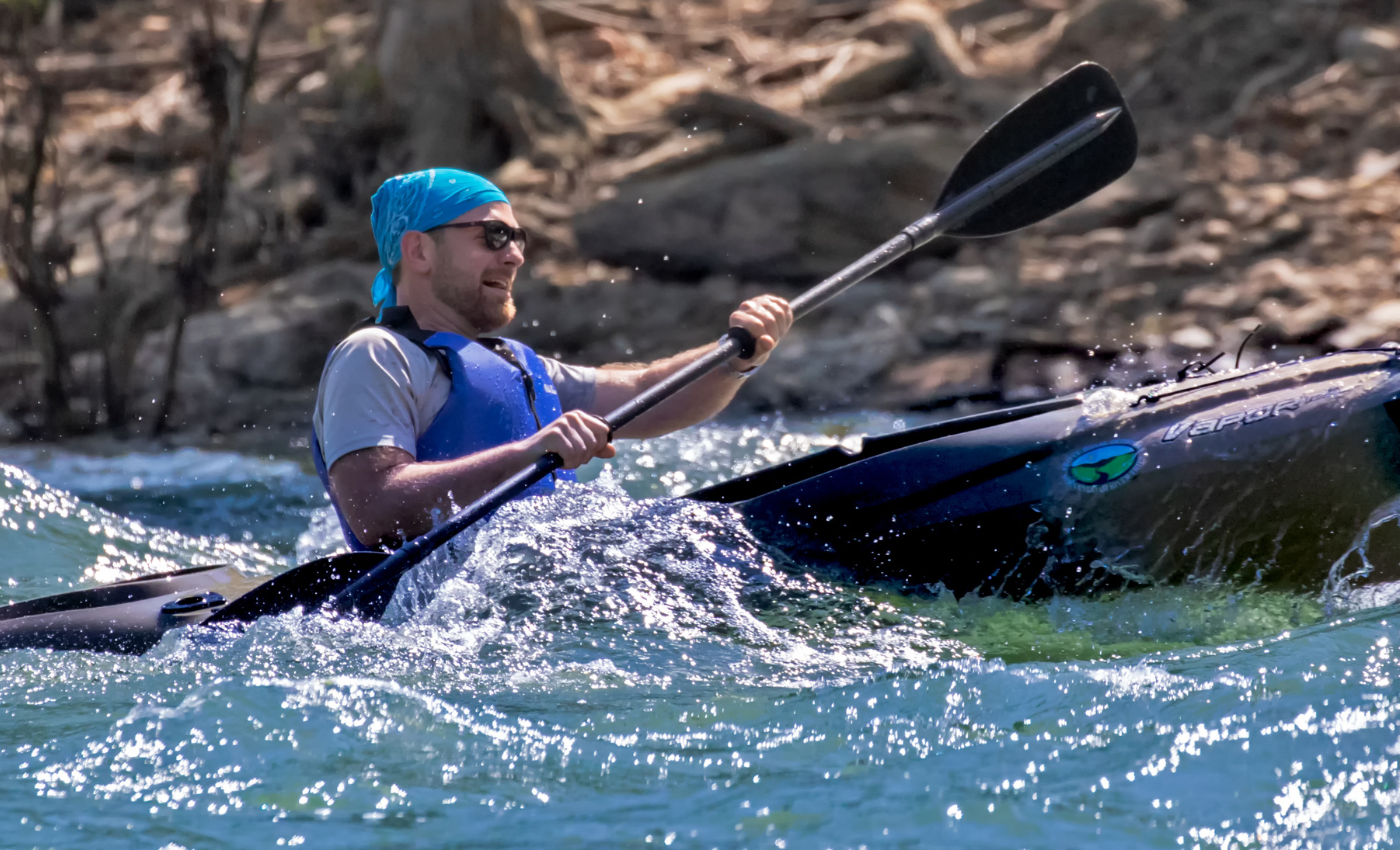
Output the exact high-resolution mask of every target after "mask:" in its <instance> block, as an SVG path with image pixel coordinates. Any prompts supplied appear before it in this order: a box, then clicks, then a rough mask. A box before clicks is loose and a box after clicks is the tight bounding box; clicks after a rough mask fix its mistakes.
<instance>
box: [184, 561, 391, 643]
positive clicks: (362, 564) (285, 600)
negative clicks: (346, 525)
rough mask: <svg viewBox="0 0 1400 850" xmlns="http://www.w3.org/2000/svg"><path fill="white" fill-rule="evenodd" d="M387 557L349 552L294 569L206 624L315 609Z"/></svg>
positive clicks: (260, 587)
mask: <svg viewBox="0 0 1400 850" xmlns="http://www.w3.org/2000/svg"><path fill="white" fill-rule="evenodd" d="M387 557H389V556H388V555H387V554H385V553H384V552H350V553H348V554H345V555H332V556H330V557H329V558H322V559H320V560H319V561H312V562H310V563H307V564H302V565H301V566H299V567H292V568H291V569H290V570H287V571H286V572H285V573H282V574H281V575H279V576H273V577H272V578H271V579H268V580H267V581H266V582H264V583H262V584H260V585H258V586H257V587H255V588H253V590H251V591H249V592H248V593H245V594H243V595H242V596H240V597H238V598H237V599H235V600H234V601H232V602H230V603H229V604H228V606H227V607H225V608H224V609H223V610H222V611H220V612H219V613H217V614H215V615H214V616H212V617H210V618H209V619H207V620H205V621H204V624H205V625H214V624H215V623H251V622H252V621H254V620H256V619H257V618H259V617H266V616H269V615H276V614H285V613H287V612H288V611H291V610H293V609H295V608H301V609H303V610H306V611H313V610H316V609H318V608H320V607H321V606H322V605H324V604H325V602H326V600H327V599H329V598H330V597H331V596H333V595H335V594H336V593H339V592H340V591H341V590H343V589H344V588H345V586H346V585H348V584H350V583H351V582H352V581H354V580H355V579H357V578H359V577H360V576H362V575H364V574H366V573H368V572H369V571H370V570H372V569H374V568H375V567H377V566H379V563H380V562H381V561H383V560H384V559H385V558H387ZM385 601H386V602H387V600H385ZM380 613H383V611H382V610H381V611H380Z"/></svg>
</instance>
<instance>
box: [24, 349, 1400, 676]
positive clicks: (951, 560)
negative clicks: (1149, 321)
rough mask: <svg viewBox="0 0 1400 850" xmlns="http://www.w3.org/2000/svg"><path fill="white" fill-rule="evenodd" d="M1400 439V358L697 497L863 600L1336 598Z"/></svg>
mask: <svg viewBox="0 0 1400 850" xmlns="http://www.w3.org/2000/svg"><path fill="white" fill-rule="evenodd" d="M1398 423H1400V348H1395V349H1391V348H1382V349H1376V350H1365V351H1348V352H1340V353H1337V354H1331V355H1327V356H1324V357H1318V358H1314V359H1311V360H1305V361H1298V362H1294V363H1287V364H1278V365H1269V366H1263V367H1260V368H1257V369H1252V370H1241V371H1233V372H1228V373H1223V374H1218V375H1204V376H1200V377H1195V378H1190V379H1186V380H1182V381H1178V382H1175V383H1167V384H1158V385H1153V386H1150V387H1145V388H1142V389H1139V390H1135V391H1125V390H1112V389H1104V390H1098V391H1095V392H1091V393H1087V394H1077V395H1072V396H1066V397H1063V398H1055V399H1050V400H1047V401H1043V402H1038V403H1035V404H1028V405H1023V406H1020V407H1012V408H1007V409H1003V410H997V411H993V412H990V413H983V414H979V415H975V416H967V417H963V418H959V419H952V420H948V421H945V422H939V423H935V424H932V425H928V426H924V427H921V428H915V429H910V430H907V431H902V432H897V433H894V434H888V435H884V436H880V437H874V438H869V439H866V440H864V441H863V443H862V445H861V446H860V448H859V450H847V449H844V448H833V449H828V450H826V451H822V452H818V453H815V454H812V455H809V456H807V457H803V458H799V459H797V460H794V461H791V462H789V463H785V464H780V465H778V466H774V467H770V468H768V469H764V470H760V471H758V472H755V473H753V474H751V475H747V476H744V477H742V478H737V479H734V480H732V481H728V482H725V483H723V484H720V485H717V486H714V487H710V488H707V489H705V490H701V491H699V492H697V493H694V494H691V495H690V496H689V497H688V498H691V499H696V500H700V501H706V502H715V503H725V504H729V505H732V506H733V507H734V508H735V509H737V510H738V511H739V512H740V513H741V515H742V516H743V518H744V522H745V524H746V525H747V526H748V527H749V528H750V529H751V530H752V531H753V533H754V534H755V535H756V536H757V537H758V538H759V539H761V540H762V541H764V542H765V543H766V544H768V545H769V546H771V547H773V548H774V549H776V550H779V551H781V552H783V553H785V554H786V555H788V556H789V557H791V558H792V559H794V560H795V561H796V562H797V563H800V564H803V565H812V564H829V565H831V566H832V567H833V568H835V569H838V570H842V571H845V572H846V573H848V574H849V575H851V576H852V577H853V578H854V579H856V580H857V581H862V582H869V581H889V582H894V583H897V584H899V585H901V586H904V587H906V588H920V587H929V588H936V589H946V590H947V591H951V592H952V593H955V594H957V595H962V594H966V593H979V594H995V595H1003V596H1009V597H1013V598H1018V599H1020V598H1037V597H1043V596H1047V595H1050V594H1054V593H1070V594H1077V593H1086V592H1093V591H1096V590H1107V589H1116V588H1121V587H1124V586H1131V585H1136V584H1155V583H1170V582H1180V581H1187V580H1212V581H1233V582H1243V583H1252V582H1257V583H1259V584H1261V585H1265V586H1277V587H1288V588H1293V589H1307V590H1316V589H1321V588H1322V587H1323V586H1324V585H1325V584H1326V583H1327V582H1328V581H1329V579H1330V580H1331V581H1332V582H1333V583H1334V584H1335V583H1337V582H1340V581H1345V582H1352V583H1355V582H1360V581H1366V582H1376V581H1386V580H1393V579H1395V578H1400V569H1397V565H1400V523H1387V522H1385V520H1387V519H1393V518H1394V517H1395V516H1400V506H1397V505H1394V504H1392V503H1395V502H1397V497H1400V424H1398ZM1373 526H1374V528H1373ZM1363 535H1368V540H1367V543H1368V545H1367V547H1366V551H1365V552H1362V553H1357V552H1356V551H1355V549H1356V544H1357V541H1358V540H1360V539H1361V538H1362V536H1363ZM1392 550H1393V551H1392ZM1363 556H1366V557H1363ZM382 557H383V556H381V555H376V554H374V553H366V554H363V555H360V556H354V557H347V556H340V558H338V559H336V560H335V562H334V563H335V564H336V567H335V570H336V571H338V572H340V573H345V574H346V576H348V575H353V574H356V573H361V572H367V571H368V570H370V569H372V568H373V567H374V566H375V564H377V563H379V561H380V560H381V559H382ZM357 559H359V560H357ZM360 560H363V564H361V563H360ZM310 566H312V565H307V566H303V567H301V568H299V569H303V570H307V569H308V568H309V567H310ZM346 576H341V575H330V574H328V575H327V576H326V577H325V578H326V579H327V580H329V579H336V580H342V579H343V578H345V577H346ZM265 581H266V577H247V576H243V575H241V574H239V573H238V571H237V570H235V569H233V568H231V567H200V568H195V569H191V570H181V571H178V572H175V573H166V574H162V575H156V576H149V577H145V578H140V579H135V580H132V581H127V582H120V583H117V584H113V585H107V586H104V587H98V588H91V589H86V590H78V591H73V592H70V593H64V594H59V595H57V596H49V597H44V598H42V599H35V600H30V601H27V602H19V603H12V604H11V605H9V606H7V607H3V608H0V649H6V648H18V647H47V648H55V649H93V650H106V651H118V652H142V651H145V650H146V649H149V648H150V647H152V646H154V645H155V644H156V643H157V642H158V641H159V640H160V637H161V635H162V634H164V633H165V632H166V631H168V630H169V629H171V628H175V627H178V626H185V625H191V624H198V623H201V622H204V621H205V620H207V619H209V618H211V617H213V618H214V619H215V620H219V619H221V618H220V617H219V616H218V615H219V612H220V611H224V610H226V609H227V606H230V605H231V604H232V603H233V602H234V601H236V600H238V599H239V598H240V597H242V596H244V595H248V598H247V599H245V600H243V602H244V603H245V605H244V608H245V610H247V609H249V608H250V606H248V605H247V604H246V603H248V602H250V601H253V600H255V599H256V598H257V596H258V595H257V594H250V591H252V590H253V589H254V588H256V587H257V586H258V585H260V584H261V583H263V582H265ZM227 610H231V609H227ZM223 619H233V618H227V617H225V618H223ZM242 619H248V618H247V617H243V618H242Z"/></svg>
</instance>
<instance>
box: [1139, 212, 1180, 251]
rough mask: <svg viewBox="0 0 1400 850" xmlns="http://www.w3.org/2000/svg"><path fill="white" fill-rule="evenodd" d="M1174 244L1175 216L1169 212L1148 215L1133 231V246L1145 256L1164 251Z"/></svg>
mask: <svg viewBox="0 0 1400 850" xmlns="http://www.w3.org/2000/svg"><path fill="white" fill-rule="evenodd" d="M1175 244H1176V215H1175V214H1174V213H1170V212H1164V213H1157V214H1156V215H1150V216H1148V217H1147V218H1145V219H1143V220H1142V221H1141V222H1139V223H1138V226H1137V229H1136V230H1134V231H1133V245H1134V247H1135V248H1137V250H1139V251H1142V252H1144V253H1147V254H1155V253H1157V252H1159V251H1166V250H1168V249H1170V248H1171V247H1172V246H1173V245H1175Z"/></svg>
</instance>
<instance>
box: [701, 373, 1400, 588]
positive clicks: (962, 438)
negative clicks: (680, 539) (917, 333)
mask: <svg viewBox="0 0 1400 850" xmlns="http://www.w3.org/2000/svg"><path fill="white" fill-rule="evenodd" d="M1398 400H1400V360H1397V356H1396V353H1395V352H1393V351H1391V350H1388V349H1387V350H1380V351H1371V352H1346V353H1340V354H1335V355H1329V356H1326V357H1321V358H1317V359H1315V360H1312V361H1305V362H1299V363H1292V364H1284V365H1278V366H1271V367H1266V368H1262V369H1258V370H1253V371H1250V372H1240V373H1232V374H1227V375H1219V376H1210V377H1203V378H1198V379H1193V380H1189V381H1183V382H1180V383H1177V384H1170V385H1163V386H1160V387H1151V388H1147V389H1144V390H1140V391H1138V392H1136V393H1131V394H1130V393H1125V392H1122V391H1116V390H1115V391H1106V392H1104V391H1101V392H1100V394H1099V395H1098V396H1094V395H1093V394H1091V395H1090V397H1089V399H1088V403H1087V404H1086V403H1084V402H1083V401H1081V400H1079V399H1059V400H1055V401H1054V402H1050V403H1046V404H1042V405H1031V406H1028V407H1026V408H1020V409H1012V410H1009V411H999V412H998V413H997V414H995V417H997V418H996V419H994V420H989V421H988V422H987V423H986V424H985V425H982V426H981V427H973V428H970V429H969V428H965V427H958V423H959V422H962V423H966V422H967V421H968V420H972V419H975V418H976V417H969V418H968V420H955V421H954V422H952V423H939V424H938V425H934V426H929V427H928V428H926V429H919V431H923V432H924V433H923V434H920V433H919V431H914V432H909V433H907V434H906V435H902V437H901V441H902V444H898V445H893V444H892V445H883V444H882V443H881V440H884V439H885V438H879V439H876V440H873V441H869V442H867V443H866V446H865V447H864V448H863V450H862V451H860V452H859V453H854V454H844V453H841V452H840V450H838V449H833V450H829V451H828V452H824V453H822V454H823V455H825V456H826V457H825V459H824V464H825V471H823V472H821V473H820V474H816V475H809V474H805V471H804V469H803V467H804V465H805V466H806V467H809V468H820V467H822V464H823V461H819V460H817V458H815V457H814V458H804V459H800V460H798V461H795V462H793V463H792V464H789V465H787V466H788V467H789V468H788V469H787V471H786V477H787V479H790V480H785V478H784V474H783V470H782V468H779V469H777V470H767V471H764V472H760V473H757V474H755V475H754V476H750V477H749V478H748V479H739V480H737V481H733V482H727V483H726V484H722V485H719V486H717V487H712V488H709V489H708V490H705V491H701V492H699V493H696V494H694V496H693V498H697V499H701V500H706V501H717V502H728V503H731V504H734V505H735V507H736V508H737V509H738V510H739V511H740V512H741V513H742V514H743V516H744V518H745V521H746V523H747V524H748V525H749V527H750V528H751V529H752V530H753V532H754V533H755V534H756V535H757V536H758V537H759V538H760V539H762V540H764V541H765V542H767V543H769V544H771V545H773V546H775V547H776V548H778V549H780V550H782V551H783V552H785V553H787V554H788V555H789V556H791V557H793V558H794V559H796V560H798V561H799V562H801V563H813V562H817V563H828V564H832V565H836V566H839V567H840V568H841V569H844V570H847V571H849V572H850V573H851V574H852V575H853V576H854V577H855V578H857V579H858V580H861V581H877V580H885V581H894V582H898V583H901V584H903V585H906V586H921V585H932V586H939V585H941V586H942V587H944V588H947V589H948V590H951V591H953V592H954V593H956V594H959V595H961V594H963V593H970V592H976V593H982V594H999V595H1008V596H1012V597H1016V598H1023V597H1038V596H1044V595H1047V594H1051V593H1057V592H1060V593H1083V592H1088V591H1093V590H1097V589H1110V588H1116V587H1122V586H1124V585H1126V584H1136V583H1163V582H1180V581H1188V580H1228V581H1244V582H1259V583H1262V584H1265V585H1270V586H1285V587H1292V588H1302V589H1315V588H1321V587H1323V586H1324V585H1326V583H1327V582H1328V581H1329V579H1330V580H1331V581H1332V582H1333V583H1338V582H1344V581H1345V582H1350V583H1357V582H1361V581H1369V582H1375V581H1387V580H1394V579H1396V578H1400V571H1397V569H1396V566H1395V565H1396V563H1397V558H1398V557H1400V533H1391V532H1392V531H1394V530H1396V529H1400V525H1396V524H1395V523H1394V522H1391V521H1390V520H1391V519H1392V518H1391V517H1390V513H1391V512H1400V510H1397V509H1395V502H1396V500H1397V498H1398V497H1400V428H1397V424H1396V423H1397V416H1400V401H1398ZM950 426H953V427H950ZM896 436H900V435H896ZM843 454H844V456H842V455H843ZM1373 525H1374V526H1375V531H1373V532H1372V533H1371V534H1370V539H1369V540H1363V539H1362V538H1363V537H1364V532H1365V531H1366V530H1367V529H1370V528H1371V527H1372V526H1373ZM1392 527H1393V528H1392ZM1391 538H1397V539H1396V540H1395V541H1392V540H1391ZM1361 543H1365V544H1366V545H1367V546H1368V547H1369V548H1367V549H1366V551H1365V552H1361V553H1358V551H1357V547H1358V545H1359V544H1361ZM1392 550H1394V551H1392ZM1359 554H1368V556H1369V557H1368V559H1367V563H1364V564H1363V563H1362V562H1361V559H1360V557H1359ZM1362 573H1365V574H1364V575H1362Z"/></svg>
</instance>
